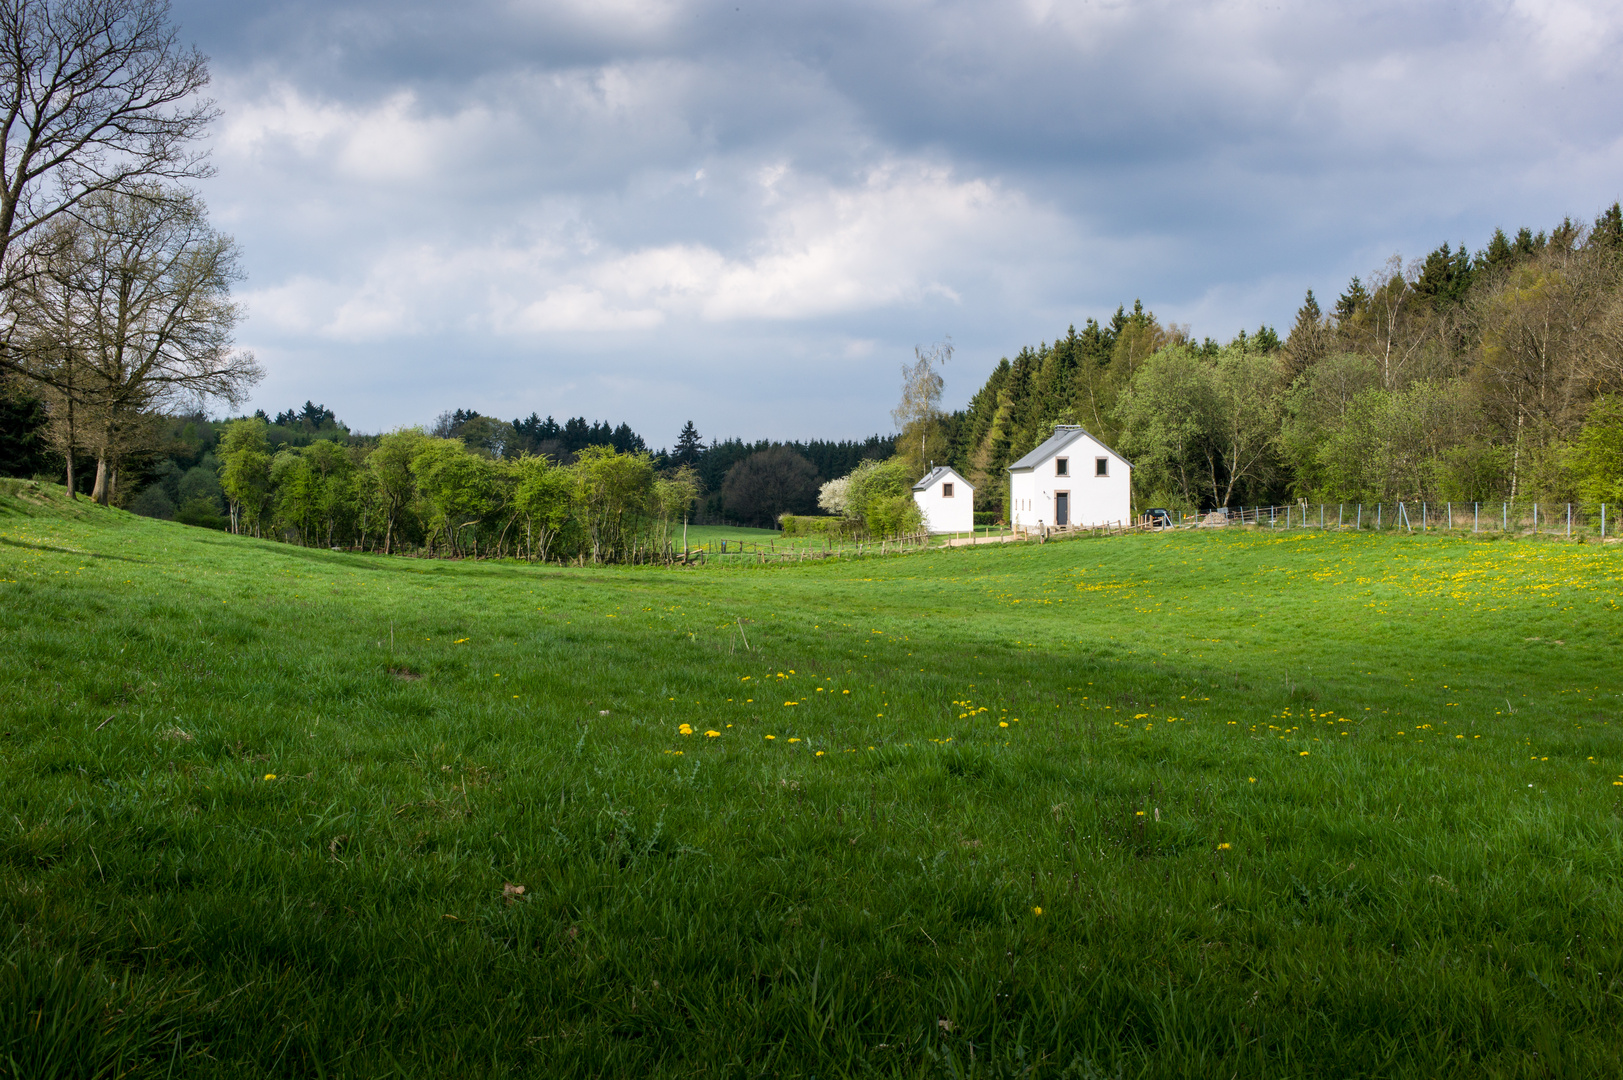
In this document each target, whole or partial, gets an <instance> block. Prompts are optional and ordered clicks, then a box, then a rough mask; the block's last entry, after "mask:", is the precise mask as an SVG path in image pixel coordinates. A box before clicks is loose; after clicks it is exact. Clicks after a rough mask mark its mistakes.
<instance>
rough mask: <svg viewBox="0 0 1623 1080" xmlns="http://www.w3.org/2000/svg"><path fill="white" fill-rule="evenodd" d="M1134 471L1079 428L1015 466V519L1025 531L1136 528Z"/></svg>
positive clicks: (1066, 428)
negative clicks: (1132, 526) (1134, 525)
mask: <svg viewBox="0 0 1623 1080" xmlns="http://www.w3.org/2000/svg"><path fill="white" fill-rule="evenodd" d="M1132 519H1133V466H1132V464H1131V463H1130V462H1129V461H1128V460H1127V459H1126V458H1124V457H1122V456H1121V455H1120V454H1118V453H1116V452H1115V451H1114V450H1112V449H1110V447H1108V446H1106V445H1105V444H1104V443H1102V442H1100V441H1099V440H1098V439H1095V438H1094V437H1093V436H1092V435H1089V434H1088V433H1087V432H1086V431H1083V430H1082V429H1081V428H1079V427H1077V426H1075V425H1074V424H1056V425H1054V434H1052V435H1050V436H1049V437H1048V438H1047V439H1045V440H1043V441H1042V442H1041V443H1039V444H1038V445H1037V447H1036V448H1035V449H1033V450H1032V451H1031V453H1029V454H1027V455H1026V456H1025V457H1023V458H1021V459H1020V460H1019V461H1016V462H1015V463H1014V464H1013V465H1010V466H1009V520H1010V521H1011V522H1013V523H1014V524H1015V525H1016V526H1017V527H1019V528H1022V529H1040V528H1043V527H1044V526H1053V527H1056V528H1065V527H1066V526H1089V525H1109V524H1114V523H1115V522H1118V521H1119V522H1122V523H1123V524H1131V522H1132Z"/></svg>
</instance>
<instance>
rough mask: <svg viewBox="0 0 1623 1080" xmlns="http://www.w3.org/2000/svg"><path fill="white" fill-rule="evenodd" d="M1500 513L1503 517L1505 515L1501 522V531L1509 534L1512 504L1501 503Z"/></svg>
mask: <svg viewBox="0 0 1623 1080" xmlns="http://www.w3.org/2000/svg"><path fill="white" fill-rule="evenodd" d="M1499 513H1500V514H1501V515H1503V520H1501V521H1500V522H1499V531H1500V532H1509V531H1510V504H1509V503H1500V504H1499Z"/></svg>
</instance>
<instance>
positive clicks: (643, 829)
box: [0, 497, 1623, 1077]
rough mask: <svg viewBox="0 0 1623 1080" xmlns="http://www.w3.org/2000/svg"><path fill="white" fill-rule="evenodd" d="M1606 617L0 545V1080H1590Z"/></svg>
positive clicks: (1567, 597)
mask: <svg viewBox="0 0 1623 1080" xmlns="http://www.w3.org/2000/svg"><path fill="white" fill-rule="evenodd" d="M1620 585H1623V550H1619V549H1618V548H1615V547H1610V546H1608V547H1604V548H1603V547H1600V546H1598V545H1566V544H1557V543H1547V542H1528V541H1515V542H1510V541H1496V542H1481V541H1477V542H1472V541H1468V540H1460V539H1448V538H1437V537H1426V538H1418V537H1392V536H1385V537H1379V536H1369V535H1352V534H1340V535H1334V534H1333V535H1323V534H1318V533H1311V532H1300V533H1295V534H1291V535H1287V536H1277V535H1276V536H1267V535H1256V534H1251V535H1247V534H1240V533H1210V534H1198V535H1196V534H1178V535H1169V534H1162V535H1155V536H1138V537H1128V538H1114V539H1099V540H1083V541H1076V542H1071V543H1058V544H1049V545H1045V546H1040V547H1039V546H1026V545H1022V546H1017V547H1009V548H1001V547H1000V548H985V549H968V550H958V551H952V552H942V551H936V552H931V553H927V554H919V555H909V556H906V557H902V558H891V559H887V560H867V561H862V562H851V561H834V562H830V563H807V564H803V565H802V564H796V565H788V566H772V567H766V568H734V569H720V568H710V569H704V570H680V571H668V570H604V571H589V570H587V571H583V570H568V571H560V570H555V569H535V568H531V567H526V566H519V565H513V564H506V565H496V564H477V565H473V564H450V563H430V562H417V561H410V560H393V561H390V560H385V559H380V558H373V557H365V556H357V555H340V554H334V553H328V552H317V551H307V550H300V549H296V548H291V547H286V546H279V545H274V544H270V543H261V542H256V541H252V540H245V539H237V538H232V537H228V536H224V535H221V534H217V533H209V532H204V531H200V530H194V529H188V528H185V527H182V526H176V525H171V524H166V523H162V522H155V521H148V520H144V519H138V518H132V517H130V516H128V515H124V514H121V513H118V512H116V511H100V510H94V509H86V508H83V507H82V506H81V507H79V508H77V509H75V510H72V511H67V510H64V509H62V507H61V504H60V501H56V502H53V503H51V504H50V505H48V506H45V507H36V506H32V505H25V504H23V503H21V502H19V500H18V499H17V498H15V497H0V700H3V701H4V702H5V703H6V707H5V710H4V712H3V714H0V717H3V718H0V811H3V818H4V820H3V821H0V910H3V911H4V917H5V920H6V927H7V931H6V937H5V938H0V1050H3V1051H4V1052H3V1053H0V1075H15V1076H19V1077H20V1076H30V1077H33V1076H43V1075H52V1074H53V1073H52V1070H53V1069H55V1070H57V1071H56V1072H55V1075H63V1076H86V1075H93V1074H94V1073H95V1072H96V1071H97V1070H104V1071H105V1074H106V1075H141V1074H144V1073H150V1074H153V1075H157V1074H163V1075H169V1074H170V1070H171V1069H173V1070H174V1074H175V1075H203V1074H209V1073H212V1072H215V1071H219V1072H226V1071H230V1072H233V1073H238V1074H242V1073H247V1074H250V1075H257V1074H261V1073H264V1074H273V1075H284V1074H285V1075H301V1076H302V1075H316V1074H317V1072H318V1069H319V1071H320V1072H321V1073H322V1074H324V1075H328V1076H333V1075H362V1076H381V1075H390V1074H398V1075H425V1074H451V1073H456V1074H465V1075H479V1074H507V1073H512V1074H529V1075H546V1076H556V1075H577V1074H578V1075H608V1076H616V1075H652V1074H669V1075H689V1074H696V1073H703V1074H706V1075H728V1076H756V1075H770V1074H777V1075H781V1076H797V1075H816V1076H819V1077H827V1076H841V1075H889V1074H893V1073H895V1074H906V1075H962V1074H963V1071H964V1070H965V1069H968V1068H971V1067H972V1068H973V1069H975V1070H980V1071H981V1073H983V1074H985V1075H1005V1074H1007V1075H1014V1074H1015V1073H1016V1071H1017V1069H1018V1068H1019V1067H1020V1066H1022V1065H1029V1064H1032V1063H1034V1062H1037V1063H1042V1067H1041V1068H1039V1069H1038V1070H1037V1071H1036V1072H1035V1074H1034V1075H1039V1076H1041V1075H1054V1076H1058V1075H1070V1076H1091V1075H1110V1076H1114V1075H1117V1074H1118V1072H1120V1073H1122V1074H1125V1075H1140V1074H1148V1075H1165V1076H1172V1075H1218V1074H1219V1073H1221V1075H1225V1076H1227V1075H1230V1074H1231V1073H1236V1074H1238V1075H1242V1076H1248V1075H1250V1076H1260V1075H1269V1076H1274V1075H1327V1076H1328V1075H1334V1076H1422V1075H1423V1076H1446V1075H1479V1074H1492V1075H1505V1076H1521V1075H1527V1076H1535V1075H1539V1076H1542V1075H1569V1076H1570V1075H1585V1074H1598V1075H1610V1074H1615V1073H1616V1072H1617V1071H1618V1070H1619V1069H1620V1068H1623V1062H1620V1060H1619V1051H1618V1049H1617V1046H1618V1043H1617V1040H1616V1038H1615V1030H1616V1027H1617V1025H1618V1023H1619V1022H1620V1020H1623V1008H1620V1006H1619V999H1618V991H1619V985H1620V984H1619V982H1618V978H1619V973H1620V971H1623V939H1620V936H1619V924H1618V917H1619V912H1620V910H1623V909H1620V904H1619V900H1620V885H1619V881H1620V878H1619V871H1620V869H1623V858H1620V855H1623V850H1620V843H1619V841H1620V837H1623V832H1620V826H1619V811H1620V802H1619V794H1620V793H1623V787H1619V786H1614V781H1617V780H1619V779H1623V777H1620V776H1619V774H1623V754H1620V752H1619V751H1620V749H1623V747H1620V740H1619V725H1618V720H1619V701H1620V698H1619V690H1620V685H1619V674H1620V668H1623V661H1620V659H1619V657H1620V650H1619V644H1620V641H1619V638H1620V629H1623V621H1620V617H1619V611H1618V606H1617V597H1618V595H1619V593H1620ZM739 619H743V620H747V621H745V622H744V623H743V624H742V626H743V632H744V633H745V634H747V635H748V639H749V643H750V646H751V651H746V650H745V649H744V647H743V645H742V644H741V639H740V635H739V630H738V627H739V623H738V622H737V620H739ZM391 635H392V638H391ZM391 640H392V645H391ZM391 669H394V670H395V671H397V672H401V673H402V674H404V675H407V676H408V677H401V675H396V674H391ZM410 675H416V676H420V677H417V678H412V677H409V676H410ZM746 676H747V677H748V678H747V679H746ZM751 698H753V699H754V700H753V701H751V700H748V699H751ZM790 702H795V704H789V703H790ZM983 710H984V711H983ZM109 717H110V718H111V719H108V718H109ZM1002 717H1007V718H1008V719H1007V721H1006V722H1008V723H1009V726H1008V727H1007V728H1004V727H1000V726H999V718H1002ZM104 721H105V724H104ZM682 723H689V724H691V725H692V726H693V728H694V729H695V733H694V734H692V735H689V736H684V735H682V734H680V733H679V725H680V724H682ZM98 727H99V730H98ZM707 730H714V731H717V732H719V733H720V734H719V735H718V736H716V737H706V735H705V734H704V732H706V731H707ZM767 736H775V737H774V738H771V739H768V738H767ZM1462 736H1463V737H1462ZM794 740H799V741H794ZM818 751H823V752H824V753H823V755H822V756H818ZM271 775H274V776H275V779H269V778H268V777H269V776H271ZM1222 845H1228V847H1226V848H1225V847H1223V846H1222ZM508 884H512V885H523V886H524V892H523V893H522V895H518V896H516V897H510V898H508V899H512V900H513V902H511V903H509V902H507V899H504V895H503V894H504V885H508ZM1037 908H1041V914H1040V915H1039V914H1037V913H1036V910H1035V909H1037ZM7 1055H10V1056H9V1057H8V1056H7ZM955 1069H956V1070H957V1072H954V1070H955ZM1066 1069H1070V1072H1068V1073H1067V1072H1065V1070H1066Z"/></svg>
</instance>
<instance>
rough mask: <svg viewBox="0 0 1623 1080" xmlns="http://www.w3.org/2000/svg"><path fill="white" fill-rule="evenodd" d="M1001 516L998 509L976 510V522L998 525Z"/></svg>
mask: <svg viewBox="0 0 1623 1080" xmlns="http://www.w3.org/2000/svg"><path fill="white" fill-rule="evenodd" d="M1001 517H1002V515H1001V514H999V513H998V512H997V511H996V510H977V511H975V524H976V525H996V524H997V523H998V519H999V518H1001Z"/></svg>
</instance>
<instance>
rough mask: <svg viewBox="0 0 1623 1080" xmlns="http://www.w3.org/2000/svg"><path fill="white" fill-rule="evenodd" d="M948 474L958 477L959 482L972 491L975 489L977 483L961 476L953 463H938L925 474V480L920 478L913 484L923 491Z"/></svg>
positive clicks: (916, 488)
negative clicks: (972, 482)
mask: <svg viewBox="0 0 1623 1080" xmlns="http://www.w3.org/2000/svg"><path fill="white" fill-rule="evenodd" d="M948 476H956V477H958V482H959V483H960V484H962V485H964V486H965V487H966V488H969V490H971V491H974V490H975V485H974V484H971V483H970V482H969V481H968V480H965V479H964V478H963V477H962V476H960V475H959V473H958V470H957V469H954V468H953V467H952V466H951V465H937V466H936V467H935V468H933V469H931V470H930V471H929V473H927V474H926V475H925V477H924V479H923V480H920V481H919V482H918V483H916V484H914V485H913V490H914V491H923V490H925V489H926V488H928V487H929V486H930V485H932V484H934V483H935V482H936V481H937V480H941V479H943V478H945V477H948Z"/></svg>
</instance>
